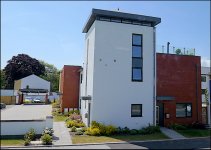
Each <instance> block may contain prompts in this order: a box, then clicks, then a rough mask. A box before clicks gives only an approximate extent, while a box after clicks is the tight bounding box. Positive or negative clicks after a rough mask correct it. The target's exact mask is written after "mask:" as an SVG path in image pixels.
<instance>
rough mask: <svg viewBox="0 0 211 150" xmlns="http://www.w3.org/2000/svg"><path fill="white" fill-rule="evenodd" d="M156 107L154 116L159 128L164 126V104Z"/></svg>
mask: <svg viewBox="0 0 211 150" xmlns="http://www.w3.org/2000/svg"><path fill="white" fill-rule="evenodd" d="M157 105H158V106H157V107H156V114H157V115H156V116H157V119H158V121H156V122H157V123H158V125H159V126H164V104H163V103H157Z"/></svg>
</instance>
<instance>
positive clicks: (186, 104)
mask: <svg viewBox="0 0 211 150" xmlns="http://www.w3.org/2000/svg"><path fill="white" fill-rule="evenodd" d="M177 104H183V105H185V116H184V117H178V116H177ZM188 105H190V106H191V115H190V116H187V113H188V112H187V106H188ZM192 106H193V105H192V103H176V118H191V117H192V113H193V111H192V108H193V107H192Z"/></svg>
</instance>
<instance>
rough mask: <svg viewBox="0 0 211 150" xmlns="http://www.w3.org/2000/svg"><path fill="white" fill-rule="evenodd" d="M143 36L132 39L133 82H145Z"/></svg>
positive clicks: (134, 35)
mask: <svg viewBox="0 0 211 150" xmlns="http://www.w3.org/2000/svg"><path fill="white" fill-rule="evenodd" d="M142 40H143V36H142V35H141V34H133V37H132V81H143V53H142V51H143V50H142V47H143V45H142V43H143V42H142Z"/></svg>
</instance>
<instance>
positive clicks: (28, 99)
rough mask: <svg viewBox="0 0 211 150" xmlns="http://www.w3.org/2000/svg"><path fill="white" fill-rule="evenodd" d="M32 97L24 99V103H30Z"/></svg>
mask: <svg viewBox="0 0 211 150" xmlns="http://www.w3.org/2000/svg"><path fill="white" fill-rule="evenodd" d="M32 100H33V98H32V97H25V99H24V102H32Z"/></svg>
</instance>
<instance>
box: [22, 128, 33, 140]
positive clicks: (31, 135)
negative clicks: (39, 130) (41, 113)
mask: <svg viewBox="0 0 211 150" xmlns="http://www.w3.org/2000/svg"><path fill="white" fill-rule="evenodd" d="M35 136H36V133H35V130H34V129H32V128H31V129H29V131H28V132H27V133H26V134H25V135H24V139H25V140H27V139H28V140H30V141H32V140H34V139H35Z"/></svg>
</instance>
